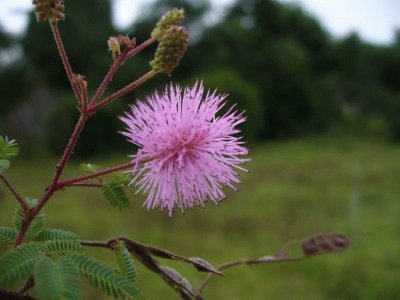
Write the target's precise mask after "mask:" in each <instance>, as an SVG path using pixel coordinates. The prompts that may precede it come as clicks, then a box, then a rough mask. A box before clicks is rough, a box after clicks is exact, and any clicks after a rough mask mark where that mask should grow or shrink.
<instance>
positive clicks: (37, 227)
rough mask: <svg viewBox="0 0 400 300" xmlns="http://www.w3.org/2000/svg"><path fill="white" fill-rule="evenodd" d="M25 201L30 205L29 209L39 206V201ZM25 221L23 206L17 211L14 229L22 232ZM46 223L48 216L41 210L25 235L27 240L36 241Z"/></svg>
mask: <svg viewBox="0 0 400 300" xmlns="http://www.w3.org/2000/svg"><path fill="white" fill-rule="evenodd" d="M25 201H26V202H27V203H28V206H29V208H33V207H35V206H36V205H37V203H38V201H37V199H30V198H25ZM23 220H24V212H23V210H22V207H21V206H18V207H17V209H16V210H15V213H14V217H13V224H14V228H15V229H17V230H20V229H21V227H22V222H23ZM45 221H46V216H45V214H44V210H41V211H40V212H39V214H38V215H37V216H36V217H35V219H34V220H33V221H32V223H31V225H30V226H29V229H28V231H27V233H26V235H25V240H28V241H31V240H34V239H35V238H36V237H37V236H38V235H39V234H40V232H41V231H42V230H43V227H44V224H45Z"/></svg>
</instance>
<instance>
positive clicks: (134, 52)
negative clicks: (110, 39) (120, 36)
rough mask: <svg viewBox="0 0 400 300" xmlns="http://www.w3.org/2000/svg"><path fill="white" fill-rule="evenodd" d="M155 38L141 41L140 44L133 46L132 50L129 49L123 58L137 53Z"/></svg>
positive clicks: (154, 40) (128, 57)
mask: <svg viewBox="0 0 400 300" xmlns="http://www.w3.org/2000/svg"><path fill="white" fill-rule="evenodd" d="M156 41H157V40H156V39H155V38H149V39H147V40H146V41H144V42H143V43H141V44H140V45H138V46H136V47H135V48H133V49H132V50H130V51H129V52H128V54H127V55H126V57H125V59H130V58H131V57H132V56H134V55H136V54H138V53H139V52H141V51H142V50H143V49H145V48H147V47H148V46H150V45H151V44H153V43H154V42H156Z"/></svg>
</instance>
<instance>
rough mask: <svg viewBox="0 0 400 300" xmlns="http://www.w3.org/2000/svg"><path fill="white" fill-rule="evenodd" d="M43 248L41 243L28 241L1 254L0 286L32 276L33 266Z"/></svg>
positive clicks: (3, 286)
mask: <svg viewBox="0 0 400 300" xmlns="http://www.w3.org/2000/svg"><path fill="white" fill-rule="evenodd" d="M44 250H45V249H44V248H43V245H41V244H38V243H29V244H25V245H22V246H20V247H18V248H16V249H12V250H9V251H7V252H6V253H5V254H3V256H1V257H0V288H5V287H7V286H10V285H13V284H15V283H17V282H19V281H20V280H22V279H25V278H27V277H30V276H32V272H33V266H34V264H35V262H36V261H37V260H38V259H39V257H40V255H41V253H42V252H44Z"/></svg>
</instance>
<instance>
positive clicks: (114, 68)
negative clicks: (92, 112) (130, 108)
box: [90, 38, 156, 104]
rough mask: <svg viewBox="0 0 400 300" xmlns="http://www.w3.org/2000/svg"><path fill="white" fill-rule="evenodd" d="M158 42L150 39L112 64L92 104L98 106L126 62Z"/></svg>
mask: <svg viewBox="0 0 400 300" xmlns="http://www.w3.org/2000/svg"><path fill="white" fill-rule="evenodd" d="M155 41H156V39H154V38H149V39H147V40H146V41H144V42H143V43H141V44H140V45H138V46H136V47H135V48H133V49H132V50H129V49H125V50H124V51H123V52H122V53H121V55H120V56H118V58H117V59H116V60H115V61H114V63H113V64H112V66H111V68H110V70H109V71H108V73H107V75H106V77H104V80H103V82H102V83H101V84H100V86H99V88H98V89H97V91H96V93H95V94H94V96H93V98H92V100H91V101H90V104H96V102H97V101H98V100H99V98H100V97H101V95H102V94H103V93H104V91H105V89H106V88H107V86H108V84H109V83H110V82H111V80H112V78H113V76H114V75H115V73H116V72H117V71H118V69H119V68H120V67H121V66H122V65H123V64H124V62H126V61H127V60H128V59H130V58H131V57H133V56H134V55H136V54H138V53H139V52H141V51H142V50H143V49H145V48H147V47H148V46H150V45H151V44H153V43H154V42H155Z"/></svg>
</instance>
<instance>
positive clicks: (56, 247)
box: [43, 240, 84, 257]
mask: <svg viewBox="0 0 400 300" xmlns="http://www.w3.org/2000/svg"><path fill="white" fill-rule="evenodd" d="M43 245H45V246H46V254H47V255H50V256H52V257H61V256H68V255H73V254H82V253H83V252H84V248H83V247H82V245H81V243H80V242H79V241H78V240H49V241H45V242H44V243H43Z"/></svg>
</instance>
